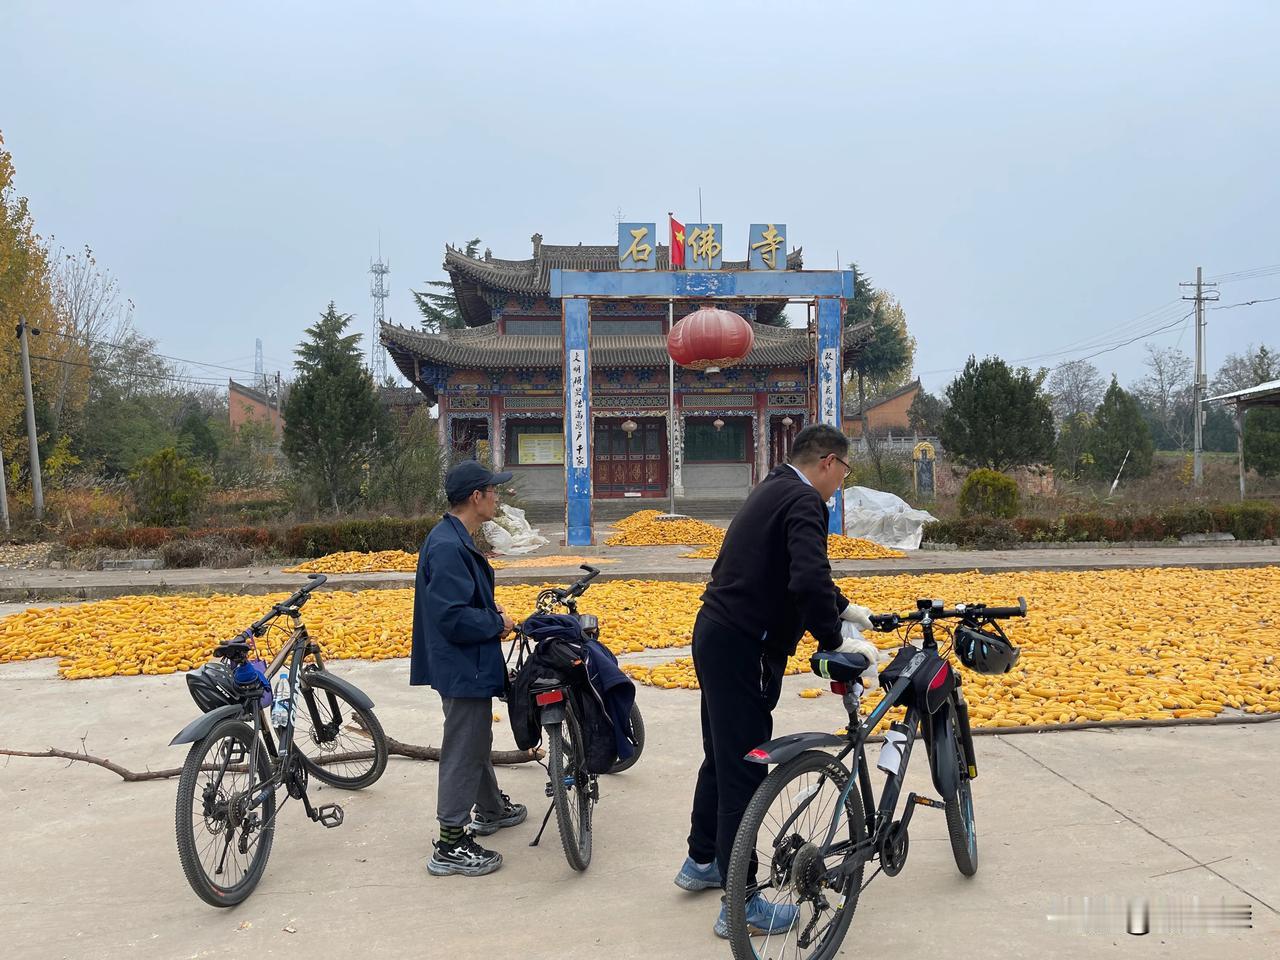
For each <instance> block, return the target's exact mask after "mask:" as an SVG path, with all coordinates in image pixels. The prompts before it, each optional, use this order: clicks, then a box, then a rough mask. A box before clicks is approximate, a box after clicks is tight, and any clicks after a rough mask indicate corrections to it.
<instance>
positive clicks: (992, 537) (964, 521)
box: [924, 517, 1022, 550]
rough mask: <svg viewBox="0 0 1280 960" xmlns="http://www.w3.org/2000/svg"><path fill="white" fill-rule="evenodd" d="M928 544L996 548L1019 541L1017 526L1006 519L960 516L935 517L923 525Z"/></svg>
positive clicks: (1013, 544)
mask: <svg viewBox="0 0 1280 960" xmlns="http://www.w3.org/2000/svg"><path fill="white" fill-rule="evenodd" d="M924 541H925V542H927V543H954V544H956V545H957V546H961V547H975V548H977V549H979V550H998V549H1000V548H1001V547H1012V546H1016V545H1017V544H1019V543H1021V542H1022V535H1021V534H1020V533H1019V532H1018V528H1017V527H1016V526H1015V525H1014V523H1013V522H1011V521H1009V520H1003V519H997V518H995V517H962V518H960V519H959V520H935V521H933V522H932V523H926V524H925V525H924Z"/></svg>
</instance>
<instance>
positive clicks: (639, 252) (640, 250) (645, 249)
mask: <svg viewBox="0 0 1280 960" xmlns="http://www.w3.org/2000/svg"><path fill="white" fill-rule="evenodd" d="M628 232H629V233H630V234H631V246H629V247H627V252H626V253H624V254H623V255H622V259H623V260H624V261H626V260H628V259H630V260H634V261H636V262H637V263H648V262H649V255H650V254H651V253H653V247H651V246H649V244H647V243H642V242H641V241H643V240H644V238H645V237H647V236H648V235H649V228H648V227H636V228H635V229H634V230H631V231H628Z"/></svg>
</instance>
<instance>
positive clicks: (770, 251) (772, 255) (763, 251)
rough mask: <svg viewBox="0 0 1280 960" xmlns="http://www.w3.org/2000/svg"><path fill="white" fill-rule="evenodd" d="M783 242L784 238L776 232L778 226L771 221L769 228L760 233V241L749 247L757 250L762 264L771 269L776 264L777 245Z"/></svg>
mask: <svg viewBox="0 0 1280 960" xmlns="http://www.w3.org/2000/svg"><path fill="white" fill-rule="evenodd" d="M783 242H784V238H783V237H782V236H781V235H780V234H779V233H778V228H777V227H776V226H774V225H773V224H772V223H771V224H769V229H768V230H766V231H765V232H764V233H762V234H760V241H759V242H758V243H753V244H752V245H751V249H752V250H759V251H760V259H761V260H763V261H764V265H765V266H766V267H768V268H769V269H770V270H773V269H775V268H776V267H777V265H778V247H780V246H781V245H782V244H783Z"/></svg>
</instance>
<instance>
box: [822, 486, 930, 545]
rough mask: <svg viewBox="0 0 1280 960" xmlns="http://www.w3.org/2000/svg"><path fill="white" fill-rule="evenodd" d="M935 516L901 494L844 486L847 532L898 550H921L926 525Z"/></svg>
mask: <svg viewBox="0 0 1280 960" xmlns="http://www.w3.org/2000/svg"><path fill="white" fill-rule="evenodd" d="M933 519H935V518H934V517H933V515H932V514H930V513H929V512H928V511H925V510H917V509H915V508H914V507H912V506H911V505H910V504H909V503H907V501H905V500H903V499H902V498H901V497H898V496H894V495H893V494H892V493H885V492H884V491H883V490H872V489H871V488H870V487H845V488H844V532H845V534H846V535H848V536H850V537H861V538H862V539H863V540H871V541H873V542H875V543H878V544H880V545H881V546H882V547H892V548H893V549H895V550H919V549H920V537H921V535H922V534H923V533H924V525H925V524H926V523H928V522H929V521H930V520H933Z"/></svg>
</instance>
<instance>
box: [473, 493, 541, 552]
mask: <svg viewBox="0 0 1280 960" xmlns="http://www.w3.org/2000/svg"><path fill="white" fill-rule="evenodd" d="M481 529H482V530H483V531H484V538H485V539H486V540H488V541H489V544H490V546H492V547H493V552H494V553H496V554H498V555H499V556H504V557H516V556H519V555H520V554H522V553H532V552H533V551H534V550H537V549H538V548H539V547H542V546H545V545H546V544H547V543H549V542H550V541H548V540H547V538H546V537H543V536H539V535H538V531H537V530H535V529H533V527H531V526H529V521H528V520H526V519H525V518H524V511H523V510H520V509H519V508H517V507H509V506H507V505H506V504H505V503H504V504H501V505H500V506H499V507H498V515H497V516H496V517H494V518H493V519H492V520H488V521H486V522H485V524H484V526H483V527H482V528H481Z"/></svg>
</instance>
